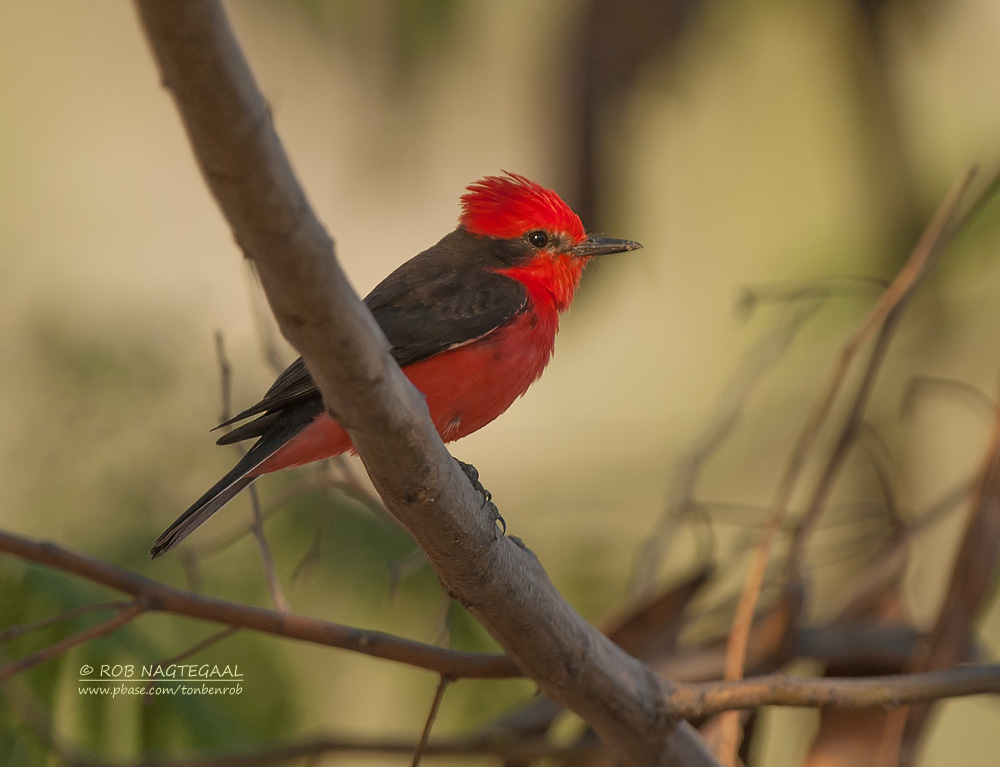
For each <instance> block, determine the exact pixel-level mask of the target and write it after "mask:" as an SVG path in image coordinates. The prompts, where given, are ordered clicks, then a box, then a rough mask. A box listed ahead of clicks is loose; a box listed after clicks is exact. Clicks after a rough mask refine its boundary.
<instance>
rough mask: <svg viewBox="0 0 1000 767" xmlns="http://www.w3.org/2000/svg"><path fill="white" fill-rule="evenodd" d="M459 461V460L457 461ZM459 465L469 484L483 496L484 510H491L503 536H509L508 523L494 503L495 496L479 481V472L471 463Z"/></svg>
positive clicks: (459, 463)
mask: <svg viewBox="0 0 1000 767" xmlns="http://www.w3.org/2000/svg"><path fill="white" fill-rule="evenodd" d="M455 460H456V461H458V459H457V458H456V459H455ZM458 465H459V466H460V467H461V469H462V473H463V474H465V476H467V477H468V478H469V482H471V483H472V488H473V489H474V490H475V491H476V492H477V493H479V494H480V495H481V496H483V506H482V507H483V508H484V509H485V508H489V510H490V513H491V514H492V515H493V520H494V522H499V523H500V528H501V529H502V530H503V534H504V535H507V523H506V522H505V521H504V518H503V517H502V516H501V515H500V510H499V509H498V508H497V505H496V504H495V503H493V494H492V493H491V492H490V491H489V490H487V489H486V488H485V487H483V483H482V482H480V481H479V470H478V469H477V468H476V467H475V466H473V465H472V464H471V463H466V462H465V461H458Z"/></svg>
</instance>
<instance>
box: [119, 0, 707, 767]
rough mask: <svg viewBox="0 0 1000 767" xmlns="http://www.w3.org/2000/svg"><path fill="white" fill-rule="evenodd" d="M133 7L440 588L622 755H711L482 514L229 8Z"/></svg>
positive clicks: (335, 403) (227, 200) (282, 308)
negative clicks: (338, 238)
mask: <svg viewBox="0 0 1000 767" xmlns="http://www.w3.org/2000/svg"><path fill="white" fill-rule="evenodd" d="M138 8H139V12H140V16H141V18H142V22H143V25H144V27H145V31H146V34H147V36H148V38H149V41H150V44H151V46H152V49H153V52H154V54H155V56H156V59H157V62H158V64H159V67H160V71H161V73H162V76H163V82H164V84H165V85H166V86H167V88H169V89H170V90H171V92H172V93H173V95H174V97H175V99H176V101H177V106H178V108H179V110H180V112H181V117H182V119H183V121H184V125H185V127H186V129H187V132H188V136H189V137H190V139H191V143H192V145H193V147H194V151H195V154H196V156H197V158H198V161H199V164H200V166H201V169H202V172H203V174H204V176H205V179H206V181H207V182H208V185H209V187H210V189H211V190H212V193H213V194H214V195H215V198H216V200H217V201H218V203H219V205H220V207H221V208H222V211H223V213H224V214H225V216H226V218H227V219H228V221H229V223H230V226H231V227H232V229H233V232H234V234H235V236H236V240H237V242H239V244H240V246H241V247H242V248H243V250H244V252H245V253H246V255H247V256H248V257H249V258H251V259H252V260H253V262H254V264H255V265H256V267H257V269H258V272H259V274H260V277H261V282H262V284H263V286H264V290H265V292H266V293H267V296H268V300H269V301H270V304H271V307H272V309H273V310H274V313H275V317H276V319H277V320H278V324H279V326H280V327H281V330H282V333H283V334H284V335H285V337H286V338H288V340H289V341H290V342H291V343H292V345H293V346H295V347H296V349H298V351H299V352H301V353H302V356H303V358H304V359H305V362H306V365H307V366H308V368H309V371H310V373H312V375H313V378H314V379H315V380H316V383H317V384H318V386H319V388H320V390H321V391H322V393H323V398H324V401H325V403H326V405H327V407H328V408H329V409H330V411H331V413H333V414H335V415H336V417H337V419H338V420H339V421H340V422H341V423H342V424H343V425H344V426H345V427H346V428H347V429H348V431H349V433H350V435H351V439H352V441H353V443H354V445H355V447H356V448H357V450H358V453H359V454H360V455H361V458H362V460H363V461H364V463H365V466H366V468H367V469H368V472H369V474H370V476H371V478H372V482H373V484H374V485H375V488H376V489H377V490H378V493H379V495H380V496H381V497H382V499H383V501H384V502H385V505H386V507H387V508H388V509H389V510H390V511H391V512H392V514H393V515H394V516H396V517H397V518H398V519H399V520H400V522H402V524H403V525H405V526H406V528H407V529H408V530H409V531H410V533H411V534H412V535H413V537H414V539H415V540H416V541H417V543H418V544H420V546H421V548H423V549H424V551H425V552H426V553H427V557H428V560H429V561H430V562H431V564H432V565H433V567H434V568H435V570H436V571H437V574H438V577H439V578H440V580H441V582H442V584H443V585H444V587H445V588H446V589H447V590H448V592H449V593H451V594H452V595H453V596H455V597H456V598H457V599H459V600H460V601H461V602H462V603H463V604H464V605H465V606H466V607H467V608H468V609H469V610H470V611H471V612H472V613H473V614H474V615H475V616H476V617H477V618H478V619H479V620H480V622H481V623H482V624H483V625H484V626H485V627H486V628H487V630H489V632H490V633H491V634H492V635H493V636H494V637H495V638H496V639H497V641H499V642H500V644H501V645H502V646H503V647H504V649H505V650H506V651H507V652H508V654H509V655H510V656H511V658H513V659H514V661H515V662H516V663H517V664H518V665H519V666H520V667H521V668H522V669H523V670H524V671H525V672H526V673H527V674H529V675H530V676H531V677H532V678H534V679H535V680H536V681H537V682H538V683H539V684H540V685H541V687H542V688H543V689H544V690H545V692H546V693H547V694H549V695H550V696H552V697H553V698H555V699H556V700H559V701H561V702H563V703H564V704H566V705H567V706H568V707H569V708H571V709H573V710H574V711H576V712H577V713H579V714H580V715H581V716H583V717H584V718H585V719H586V720H587V721H588V722H589V723H590V724H592V725H593V726H594V728H595V729H597V730H598V732H600V734H601V736H602V737H603V739H604V741H605V743H606V744H607V745H608V746H609V747H610V748H611V749H612V750H613V751H614V753H615V754H616V755H617V757H618V758H619V760H620V761H622V762H623V763H630V764H678V763H683V764H687V765H695V764H712V763H713V762H712V760H711V757H710V756H708V754H707V752H705V750H704V748H703V746H702V744H701V743H700V741H699V739H698V738H697V737H695V736H694V734H693V733H692V732H691V731H690V730H689V729H688V728H684V727H680V728H678V727H677V726H676V724H677V723H676V721H675V720H673V719H672V718H671V717H669V716H668V715H667V714H666V712H665V710H664V708H663V706H662V697H663V692H664V689H663V684H662V682H661V681H660V680H659V679H658V678H657V677H656V676H655V675H654V674H653V673H652V672H651V671H650V670H649V669H648V668H647V667H646V666H644V665H643V664H641V663H639V662H638V661H636V660H635V659H633V658H631V657H630V656H628V655H626V654H625V653H624V652H622V651H621V650H620V649H619V648H618V647H616V646H615V645H614V644H613V643H612V642H610V641H609V640H608V639H607V638H606V637H604V636H603V635H602V634H601V633H600V632H598V631H597V630H596V629H595V628H593V627H592V626H590V624H588V623H587V622H586V621H584V620H583V619H582V618H581V617H580V616H579V615H578V614H577V613H576V612H575V611H573V609H572V608H571V607H570V606H569V605H568V604H567V603H566V601H565V600H564V599H562V597H561V596H560V595H559V593H558V592H557V591H556V589H555V588H554V587H553V585H552V583H551V582H550V581H549V579H548V577H547V576H546V574H545V572H544V570H543V569H542V567H541V566H540V564H539V563H538V561H537V559H536V558H535V557H534V556H533V555H532V554H531V553H530V552H529V551H528V550H527V549H525V548H523V547H521V546H519V545H517V544H516V543H515V542H514V541H512V540H511V539H509V538H505V537H502V536H499V534H498V531H497V529H496V526H495V524H494V523H493V520H492V518H491V517H490V515H489V514H487V513H484V512H483V511H482V510H481V508H480V507H481V505H482V504H481V499H479V498H478V497H477V495H476V494H475V492H474V491H473V490H472V488H471V486H470V484H469V483H468V481H467V480H466V478H465V477H464V475H463V474H461V473H460V471H459V470H458V467H457V465H456V463H455V461H454V460H453V459H452V458H451V456H450V455H449V454H448V452H447V451H446V450H445V448H444V445H443V444H442V443H441V440H440V439H439V438H438V436H437V434H436V432H435V430H434V428H433V425H432V424H431V422H430V419H429V417H428V415H427V410H426V407H425V405H424V403H423V400H422V398H421V397H420V395H419V393H418V392H417V391H416V390H415V389H414V388H413V387H412V386H410V385H409V382H408V381H407V380H406V378H405V377H404V376H403V374H402V372H401V371H400V370H399V368H398V367H397V366H396V365H395V363H393V362H392V360H391V359H390V357H389V355H388V353H387V344H386V341H385V339H384V337H383V336H382V335H381V333H380V332H379V330H378V328H377V326H376V325H375V323H374V320H373V319H372V317H371V315H370V314H369V313H368V312H367V310H366V309H365V307H364V305H363V304H362V303H361V302H360V301H359V300H358V298H357V296H356V295H355V294H354V292H353V291H352V290H351V287H350V285H349V284H348V283H347V280H346V278H345V277H344V274H343V272H342V271H341V270H340V267H339V265H338V264H337V261H336V258H335V256H334V253H333V244H332V242H331V241H330V239H329V237H328V236H327V235H326V233H325V231H324V230H323V228H322V226H321V225H320V224H319V222H318V221H317V219H316V217H315V215H314V214H313V212H312V210H311V209H310V208H309V205H308V203H307V202H306V199H305V195H304V193H303V191H302V189H301V188H300V187H299V185H298V183H297V182H296V180H295V177H294V175H293V173H292V171H291V168H290V166H289V164H288V160H287V158H286V157H285V155H284V152H283V151H282V149H281V145H280V142H279V140H278V138H277V135H276V134H275V132H274V129H273V125H272V123H271V117H270V112H269V111H268V109H267V106H266V104H265V102H264V100H263V98H262V96H261V94H260V92H259V91H258V89H257V86H256V84H255V82H254V80H253V76H252V74H251V73H250V70H249V67H248V65H247V63H246V61H245V59H244V58H243V55H242V52H241V51H240V49H239V46H238V44H237V43H236V40H235V39H234V37H233V35H232V32H231V30H230V28H229V25H228V23H227V20H226V18H225V14H224V12H223V11H222V8H221V6H220V5H219V4H218V3H217V2H207V1H206V0H183V1H178V2H171V3H163V2H158V1H157V0H139V2H138Z"/></svg>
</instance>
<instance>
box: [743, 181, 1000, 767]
mask: <svg viewBox="0 0 1000 767" xmlns="http://www.w3.org/2000/svg"><path fill="white" fill-rule="evenodd" d="M976 171H977V168H976V167H975V166H972V167H970V168H969V169H968V170H967V171H966V172H965V173H964V174H963V175H962V177H961V178H960V179H959V180H958V181H956V182H955V184H954V185H953V186H952V188H951V190H949V192H948V194H947V196H946V197H945V199H944V201H943V202H942V203H941V205H940V207H939V208H938V211H937V213H936V214H935V215H934V218H933V219H932V220H931V222H930V224H929V225H928V226H927V229H926V230H925V231H924V234H923V236H922V237H921V238H920V241H919V242H918V243H917V244H916V246H915V247H914V249H913V252H912V253H911V255H910V257H909V259H907V261H906V263H905V264H904V265H903V267H902V268H901V269H900V270H899V273H898V274H897V275H896V277H895V279H893V281H892V283H891V284H890V285H889V288H888V289H887V290H886V291H885V293H883V294H882V297H881V298H880V299H879V301H878V303H877V304H876V305H875V307H874V309H873V310H872V311H871V313H870V314H869V316H868V318H867V319H866V320H865V322H864V324H863V325H862V326H861V327H860V328H859V329H858V330H857V331H856V332H855V334H854V335H853V336H852V338H851V339H850V341H849V342H848V343H847V344H846V346H845V347H844V349H843V350H842V352H841V355H840V358H839V360H838V363H837V365H836V367H835V368H834V372H833V375H832V376H831V378H830V380H829V382H828V383H827V387H826V389H825V390H824V392H823V395H822V396H821V398H820V400H819V402H818V403H817V405H816V407H815V409H814V410H813V413H812V415H811V416H810V418H809V420H808V421H807V422H806V424H805V426H804V427H803V430H802V433H801V435H800V436H799V440H798V442H797V443H796V445H795V449H794V451H793V453H792V457H791V460H790V461H789V465H788V468H787V469H786V471H785V475H784V477H783V479H782V483H781V486H780V488H779V490H778V494H777V496H776V498H775V502H774V508H773V511H772V514H771V518H770V520H769V521H768V524H767V526H766V527H765V530H764V532H763V534H762V536H761V539H760V543H759V544H758V546H757V549H756V551H755V553H754V557H753V561H752V564H751V568H750V573H749V575H748V577H747V580H746V583H745V585H744V589H743V593H742V595H741V597H740V602H739V605H738V606H737V609H736V616H735V617H734V619H733V630H732V633H731V634H730V644H729V652H728V655H727V662H726V679H738V678H740V677H741V676H742V675H743V664H744V658H745V656H746V638H747V636H748V634H749V631H750V627H751V624H752V620H753V613H754V611H755V610H756V607H757V600H758V597H759V595H760V590H761V586H762V585H763V582H764V575H765V572H766V569H767V563H768V560H769V558H770V552H771V549H772V547H773V545H774V541H775V539H776V537H777V533H778V530H779V529H780V527H781V523H782V520H783V519H784V516H785V513H786V510H787V508H788V504H789V502H790V500H791V497H792V491H793V489H794V487H795V485H796V482H797V480H798V477H799V475H800V473H801V470H802V468H803V466H804V464H805V461H806V457H807V456H808V454H809V452H810V451H811V449H812V446H813V444H814V443H815V441H816V438H817V437H818V435H819V431H820V428H821V427H822V425H823V423H824V421H825V420H826V417H827V415H828V414H829V412H830V410H831V407H832V405H833V402H834V399H835V398H836V396H837V394H838V393H839V392H840V389H841V385H842V384H843V382H844V379H845V377H846V376H847V371H848V369H849V368H850V367H851V364H852V362H853V361H854V359H855V357H856V356H857V354H858V352H859V351H860V349H861V348H862V346H863V344H864V343H865V342H867V340H868V339H869V338H870V337H871V336H872V335H873V334H875V333H876V331H877V333H878V335H877V338H876V340H875V345H874V348H873V349H872V352H871V354H870V356H869V359H868V364H867V366H866V368H865V371H864V376H863V378H862V381H861V383H860V384H859V386H858V389H857V391H856V393H855V395H854V399H853V401H852V405H851V409H850V413H849V415H848V416H847V418H846V420H845V423H844V426H843V427H842V429H841V432H840V435H839V437H838V439H837V442H836V444H835V447H834V451H833V454H832V455H831V457H830V459H829V461H828V462H827V464H826V467H825V469H824V472H823V475H822V477H821V479H820V481H819V483H818V484H817V487H816V488H815V489H814V491H813V494H812V499H811V502H810V504H809V508H808V509H807V512H806V516H805V519H804V520H803V522H802V524H801V525H800V527H799V532H798V535H797V536H796V539H795V540H794V541H793V547H792V550H791V552H790V555H789V568H788V569H789V580H790V581H794V580H796V579H797V577H798V576H797V574H798V572H799V565H800V563H801V551H802V547H803V545H804V544H803V543H802V542H803V541H805V540H806V538H807V533H808V531H809V530H810V529H811V527H812V525H813V524H814V522H815V519H816V517H817V516H818V515H819V512H820V510H821V509H822V508H823V504H824V502H825V500H826V498H827V496H828V494H829V491H830V489H831V488H832V486H833V481H834V479H835V477H836V476H837V474H838V472H839V469H840V467H841V466H842V464H843V461H844V459H845V458H846V456H847V454H848V452H849V450H850V447H851V445H852V444H853V440H854V436H855V434H856V432H857V428H858V424H859V423H860V420H861V417H862V414H863V412H864V408H865V405H866V404H867V401H868V395H869V394H870V392H871V388H872V386H873V384H874V381H875V378H876V376H877V374H878V370H879V367H880V363H881V361H882V360H883V359H884V354H885V350H886V349H887V348H888V344H889V341H890V340H891V338H892V334H893V331H894V329H895V326H896V323H897V321H898V318H899V316H900V311H901V310H902V308H903V307H904V306H905V305H906V304H907V302H908V299H909V298H910V296H912V292H913V289H914V288H915V287H916V285H917V284H918V283H919V282H920V279H921V278H922V277H923V275H924V274H925V273H926V271H927V269H928V267H929V266H930V265H931V264H932V263H933V261H934V258H935V257H936V256H937V255H938V254H939V253H940V252H941V250H942V249H943V248H944V247H945V246H946V245H947V244H948V243H949V242H950V241H951V239H952V238H953V237H954V235H955V233H956V232H957V231H958V228H959V227H960V226H961V225H962V224H963V223H965V222H966V221H967V220H968V218H969V216H971V215H972V213H973V212H974V211H975V210H977V209H978V207H979V206H980V205H981V204H982V202H983V201H984V200H985V199H986V198H987V196H988V195H989V194H992V192H993V191H994V189H995V186H996V183H997V175H996V173H994V175H993V176H992V177H991V179H990V181H989V183H988V184H987V186H986V187H985V189H984V190H983V191H981V192H980V193H979V194H978V195H977V196H976V197H975V198H974V199H973V200H972V201H971V202H968V203H966V205H965V207H964V208H963V207H962V203H963V200H964V199H965V195H966V193H967V192H968V190H969V188H970V186H971V184H972V180H973V178H974V176H975V174H976ZM736 728H737V721H736V719H735V718H733V717H729V730H730V733H732V735H731V737H730V738H729V742H728V743H727V744H726V747H727V749H728V750H729V753H735V742H736V737H735V730H736ZM723 761H726V760H725V759H723ZM730 761H731V760H730Z"/></svg>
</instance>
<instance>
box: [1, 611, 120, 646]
mask: <svg viewBox="0 0 1000 767" xmlns="http://www.w3.org/2000/svg"><path fill="white" fill-rule="evenodd" d="M130 604H131V603H130V602H102V603H101V604H98V605H84V606H83V607H74V608H73V609H72V610H66V611H65V612H61V613H59V614H58V615H53V616H52V617H51V618H43V619H42V620H39V621H35V622H34V623H22V624H21V625H19V626H11V627H10V628H7V629H4V630H3V631H0V642H9V641H10V640H11V639H17V638H18V637H21V636H24V635H25V634H30V633H31V632H33V631H39V630H40V629H44V628H48V627H49V626H52V625H54V624H56V623H62V622H64V621H68V620H72V619H73V618H79V617H80V616H81V615H86V614H87V613H95V612H103V611H104V610H124V609H125V608H127V607H129V605H130Z"/></svg>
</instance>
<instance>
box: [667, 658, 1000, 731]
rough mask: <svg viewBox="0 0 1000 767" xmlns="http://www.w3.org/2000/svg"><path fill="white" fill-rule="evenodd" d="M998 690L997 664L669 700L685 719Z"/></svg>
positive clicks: (783, 682)
mask: <svg viewBox="0 0 1000 767" xmlns="http://www.w3.org/2000/svg"><path fill="white" fill-rule="evenodd" d="M998 692H1000V663H993V664H988V665H981V666H959V667H957V668H950V669H946V670H943V671H926V672H922V673H917V674H897V675H894V676H872V677H860V678H851V679H847V678H844V679H831V678H815V679H797V678H795V677H789V676H786V675H785V674H771V675H768V676H758V677H752V678H750V679H742V680H739V681H735V682H702V683H697V684H688V685H683V686H681V687H678V688H677V689H676V690H675V691H674V693H673V694H672V695H670V696H669V698H668V699H667V705H668V706H671V707H672V711H673V712H674V713H675V714H676V715H677V716H681V717H684V718H685V719H691V718H699V717H703V716H708V715H711V714H715V713H718V712H720V711H733V710H736V709H749V708H758V707H759V706H797V707H802V708H822V707H825V706H836V707H840V708H895V707H897V706H902V705H904V704H908V703H918V702H921V701H933V700H940V699H942V698H955V697H960V696H969V695H996V694H997V693H998Z"/></svg>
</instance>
